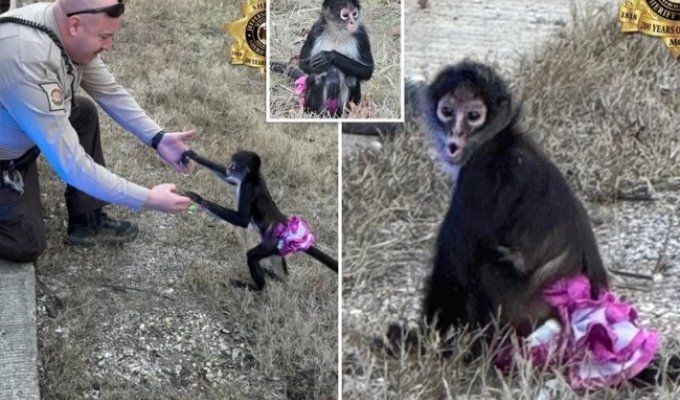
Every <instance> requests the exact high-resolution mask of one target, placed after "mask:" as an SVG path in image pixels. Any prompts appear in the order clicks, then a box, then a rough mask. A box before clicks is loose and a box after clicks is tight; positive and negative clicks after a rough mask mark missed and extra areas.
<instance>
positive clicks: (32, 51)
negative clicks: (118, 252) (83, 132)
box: [0, 3, 161, 209]
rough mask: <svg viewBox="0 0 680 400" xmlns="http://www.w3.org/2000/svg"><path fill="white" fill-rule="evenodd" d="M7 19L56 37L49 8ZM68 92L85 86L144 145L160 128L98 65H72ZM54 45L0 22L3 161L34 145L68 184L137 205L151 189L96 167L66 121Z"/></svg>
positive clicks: (62, 76) (62, 72) (67, 103)
mask: <svg viewBox="0 0 680 400" xmlns="http://www.w3.org/2000/svg"><path fill="white" fill-rule="evenodd" d="M2 16H3V17H5V16H16V17H20V18H23V19H26V20H30V21H35V22H37V23H39V24H42V25H45V26H47V27H48V28H50V29H51V30H52V31H53V32H55V33H56V35H57V36H58V37H59V38H60V39H61V34H60V33H59V29H58V27H57V23H56V19H55V17H54V14H53V10H52V4H51V3H37V4H33V5H30V6H26V7H22V8H19V9H17V10H14V11H12V12H9V13H5V14H2ZM73 67H74V68H73V74H72V75H75V82H73V88H74V89H75V88H78V87H82V88H83V89H84V90H85V91H86V92H87V93H88V94H89V95H90V96H92V98H93V99H94V100H95V101H96V102H97V103H98V104H99V105H100V106H101V107H102V108H103V109H104V110H105V111H106V112H107V114H109V115H110V116H111V117H112V118H113V119H114V120H115V121H116V122H118V123H119V124H120V125H121V126H123V127H124V128H125V129H127V130H128V131H130V132H132V133H134V134H135V135H136V136H137V137H138V138H139V139H140V140H142V141H143V142H144V143H146V144H149V143H150V142H151V138H152V137H153V136H154V135H155V134H156V133H158V132H159V131H160V130H161V128H160V127H159V126H158V125H157V124H156V123H155V122H154V121H152V120H151V119H150V118H149V117H148V116H147V115H146V114H145V113H144V111H143V110H142V109H141V108H140V107H139V105H138V104H137V103H136V102H135V100H134V99H133V98H132V97H131V96H130V94H129V93H128V92H127V91H126V90H125V89H123V88H122V87H121V86H120V85H119V84H117V83H116V81H115V79H114V77H113V75H111V73H110V72H109V71H108V69H107V67H106V66H105V65H104V63H103V62H102V60H101V59H100V58H99V57H97V58H96V59H95V60H94V61H92V62H91V63H90V64H88V65H75V64H74V65H73ZM72 75H69V74H68V73H67V68H66V65H65V61H64V59H63V58H62V55H61V50H59V47H58V46H57V45H56V44H55V43H54V42H53V41H52V39H50V37H49V36H47V35H46V34H45V33H43V32H42V31H39V30H37V29H35V28H32V27H28V26H23V25H18V24H15V23H2V24H0V160H8V159H14V158H17V157H19V156H21V155H22V154H23V153H25V152H26V151H27V150H28V149H29V148H31V147H32V146H33V145H34V144H35V145H38V147H39V148H40V150H41V151H42V153H43V155H44V156H45V157H46V158H47V160H48V162H49V163H50V165H51V166H52V167H53V168H54V170H55V171H56V172H57V174H58V175H59V176H60V177H61V178H62V179H63V180H64V181H65V182H66V183H68V184H70V185H71V186H74V187H76V188H78V189H80V190H82V191H84V192H86V193H87V194H89V195H91V196H93V197H96V198H98V199H101V200H104V201H108V202H111V203H115V204H121V205H125V206H128V207H131V208H134V209H139V208H141V207H142V206H143V205H144V204H145V203H146V200H147V198H148V196H149V190H148V189H146V188H144V187H141V186H139V185H136V184H134V183H132V182H129V181H127V180H125V179H123V178H121V177H119V176H117V175H115V174H113V173H111V172H110V171H108V170H107V169H106V168H104V167H102V166H100V165H98V164H97V163H95V162H94V161H93V160H92V158H90V156H88V155H87V154H86V153H85V151H84V149H83V148H82V147H81V146H80V143H79V141H78V134H77V133H76V132H75V130H74V129H73V127H72V126H71V124H70V123H69V120H68V117H69V115H70V112H71V98H72V96H73V95H74V93H71V81H72V80H73V79H74V78H73V77H72Z"/></svg>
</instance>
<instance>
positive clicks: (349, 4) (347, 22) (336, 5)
mask: <svg viewBox="0 0 680 400" xmlns="http://www.w3.org/2000/svg"><path fill="white" fill-rule="evenodd" d="M323 12H324V14H325V15H326V16H327V17H328V18H330V19H331V20H332V21H337V23H338V24H339V25H340V26H343V27H344V28H345V29H347V31H348V32H349V33H354V32H356V31H357V29H359V25H361V19H362V15H361V7H360V6H359V2H358V1H352V0H326V1H325V2H324V5H323Z"/></svg>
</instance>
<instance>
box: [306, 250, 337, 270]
mask: <svg viewBox="0 0 680 400" xmlns="http://www.w3.org/2000/svg"><path fill="white" fill-rule="evenodd" d="M305 253H307V254H309V255H310V256H312V257H314V258H316V259H317V260H318V261H320V262H321V263H322V264H323V265H325V266H327V267H328V268H330V269H332V270H333V271H335V272H336V273H337V272H338V261H337V260H335V259H333V258H331V256H329V255H328V254H326V253H324V252H323V251H321V250H319V249H318V248H317V247H315V246H312V247H310V248H308V249H307V250H305Z"/></svg>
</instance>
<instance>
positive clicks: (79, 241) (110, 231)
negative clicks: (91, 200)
mask: <svg viewBox="0 0 680 400" xmlns="http://www.w3.org/2000/svg"><path fill="white" fill-rule="evenodd" d="M138 232H139V229H138V228H137V224H134V223H132V222H129V221H118V220H115V219H111V218H109V217H108V215H106V213H104V212H103V211H102V210H101V209H99V210H95V211H91V212H88V213H85V214H82V215H78V216H75V217H69V223H68V229H67V231H66V243H68V244H70V245H72V246H93V245H95V244H109V243H127V242H131V241H133V240H134V239H135V238H136V237H137V233H138Z"/></svg>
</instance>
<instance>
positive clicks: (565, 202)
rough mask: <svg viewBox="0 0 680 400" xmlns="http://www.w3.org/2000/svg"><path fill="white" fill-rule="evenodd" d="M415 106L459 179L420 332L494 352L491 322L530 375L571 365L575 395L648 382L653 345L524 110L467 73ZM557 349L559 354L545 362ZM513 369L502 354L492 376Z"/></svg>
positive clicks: (438, 84) (424, 94)
mask: <svg viewBox="0 0 680 400" xmlns="http://www.w3.org/2000/svg"><path fill="white" fill-rule="evenodd" d="M413 98H414V99H416V104H415V105H414V108H415V109H417V110H416V111H417V112H416V114H417V115H418V116H419V118H420V119H421V122H422V126H423V129H424V130H425V131H426V132H427V134H428V135H429V136H430V138H431V139H432V143H433V147H434V149H435V150H436V151H437V153H438V155H439V156H440V158H441V160H442V161H443V163H444V165H445V167H446V168H447V169H448V170H449V171H450V172H451V174H452V175H453V176H454V177H455V179H456V185H455V188H454V191H453V194H452V197H451V200H450V205H449V209H448V211H447V213H446V216H445V217H444V220H443V222H442V224H441V227H440V230H439V234H438V237H437V241H436V244H435V255H434V266H433V268H432V273H431V274H430V276H429V277H428V279H427V282H426V288H425V297H424V301H423V321H424V326H423V327H422V329H421V332H426V331H427V330H429V329H434V330H435V331H436V332H437V333H438V334H439V336H440V337H442V338H444V337H447V333H448V331H449V329H451V328H462V327H465V326H468V327H472V328H480V329H484V330H485V332H486V334H487V338H488V339H489V341H491V338H492V336H493V334H492V332H491V330H492V328H493V327H494V325H493V323H494V322H498V323H499V324H500V326H501V328H503V327H506V328H511V329H512V330H514V331H515V332H516V333H517V336H519V337H522V338H525V339H526V340H525V341H524V342H523V345H522V346H524V347H523V350H526V351H527V354H528V355H529V356H530V357H531V358H532V360H533V361H534V364H535V365H546V364H549V363H550V362H551V361H554V360H555V359H558V358H561V359H562V361H564V362H566V363H567V365H568V366H569V380H570V383H571V385H572V387H574V388H592V387H599V386H613V385H617V384H620V383H621V382H623V381H625V380H627V379H633V378H635V379H640V380H649V379H650V378H651V380H653V379H654V378H655V375H656V374H657V370H658V368H657V367H658V366H657V365H655V364H656V361H655V357H657V351H658V349H659V345H660V341H659V334H658V333H657V332H655V331H652V330H648V329H645V328H643V327H641V326H640V324H639V321H638V318H637V313H636V311H635V309H634V308H633V307H632V306H631V305H630V304H627V303H625V302H623V301H621V300H620V299H619V298H618V296H616V295H615V294H613V293H612V292H610V291H609V289H608V282H607V275H606V271H605V268H604V266H603V264H602V261H601V259H600V254H599V251H598V248H597V243H596V240H595V235H594V233H593V230H592V227H591V225H590V221H589V219H588V215H587V213H586V210H585V208H584V207H583V205H582V204H581V202H580V201H579V200H578V198H577V197H576V195H575V194H574V193H573V191H572V190H571V189H570V188H569V185H568V183H567V181H566V179H565V178H564V177H563V175H562V174H561V173H560V171H559V169H558V168H557V167H556V166H555V164H553V163H552V162H551V161H550V159H549V158H548V157H547V156H546V155H545V154H544V153H543V152H542V151H541V150H540V149H539V147H538V145H537V144H536V143H534V142H533V141H532V140H531V138H530V137H529V135H527V134H526V132H525V131H524V130H523V129H522V128H521V126H520V119H521V113H520V102H518V101H516V100H515V99H513V96H512V95H511V93H510V91H509V89H508V87H507V85H506V83H505V82H504V81H503V80H502V79H501V78H500V77H499V76H498V75H497V74H496V72H495V71H494V70H493V69H491V68H489V67H488V66H486V65H483V64H479V63H475V62H471V61H464V62H462V63H460V64H457V65H453V66H449V67H447V68H445V69H444V70H442V71H441V72H440V73H439V74H438V75H437V76H436V77H435V79H434V81H433V82H432V83H430V84H429V85H425V84H423V85H422V86H421V87H420V89H419V93H418V95H417V96H413ZM496 317H498V321H495V319H496ZM412 333H413V332H407V331H404V330H403V328H402V327H401V326H399V324H393V325H392V326H391V327H390V331H389V332H388V338H390V339H391V340H392V342H393V343H394V342H395V340H396V339H399V340H403V338H404V336H405V338H406V339H407V343H412V341H413V336H414V335H413V334H412ZM397 344H398V343H397ZM554 345H557V346H559V347H558V349H559V351H560V353H550V352H549V350H551V346H554ZM556 351H557V350H556ZM549 355H550V356H549ZM512 360H513V353H512V349H511V348H509V347H508V346H505V345H504V344H503V343H501V346H500V352H499V353H498V355H497V356H496V360H495V361H496V364H497V365H498V366H500V367H502V368H504V367H509V366H511V363H512ZM677 361H678V360H677V359H676V360H675V361H674V363H675V364H676V365H677ZM669 376H671V374H669ZM671 377H672V376H671ZM675 378H677V371H676V372H675Z"/></svg>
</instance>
